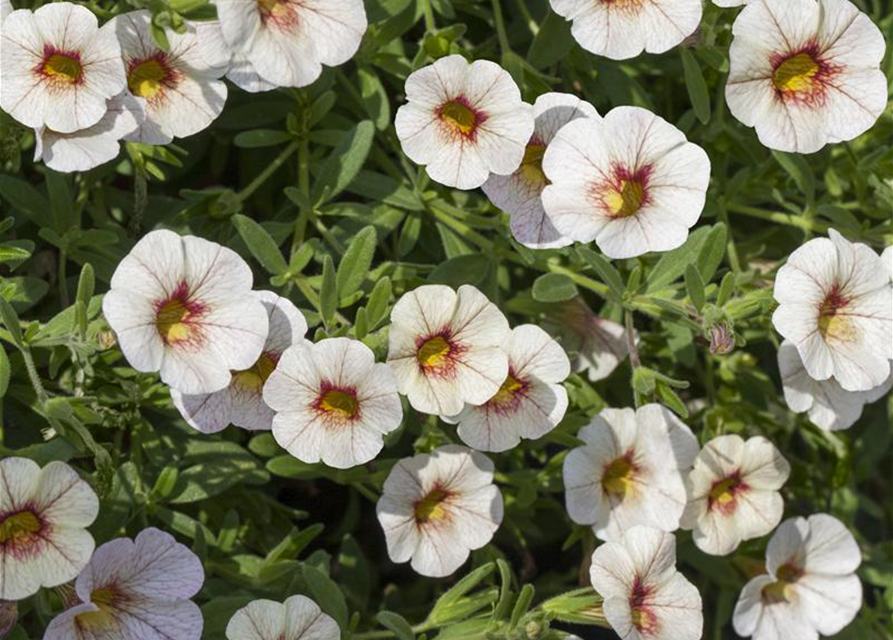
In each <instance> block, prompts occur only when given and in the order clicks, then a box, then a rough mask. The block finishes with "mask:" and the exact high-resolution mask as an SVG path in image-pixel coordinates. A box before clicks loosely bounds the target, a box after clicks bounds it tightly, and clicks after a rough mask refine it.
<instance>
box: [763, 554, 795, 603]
mask: <svg viewBox="0 0 893 640" xmlns="http://www.w3.org/2000/svg"><path fill="white" fill-rule="evenodd" d="M802 576H803V570H802V569H800V568H799V567H797V566H796V565H794V564H793V563H790V562H788V563H786V564H784V565H782V566H781V567H779V569H778V571H777V572H776V573H775V577H776V580H775V582H772V583H770V584H767V585H766V586H765V587H763V591H762V594H761V595H762V598H763V602H766V603H768V604H774V603H777V602H790V600H791V596H792V595H793V590H794V589H793V585H794V583H795V582H797V580H799V579H800V578H801V577H802Z"/></svg>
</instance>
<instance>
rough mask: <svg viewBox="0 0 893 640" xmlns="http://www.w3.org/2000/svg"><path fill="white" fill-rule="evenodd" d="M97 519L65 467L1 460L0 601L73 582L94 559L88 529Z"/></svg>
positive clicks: (91, 498)
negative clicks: (89, 561) (42, 588)
mask: <svg viewBox="0 0 893 640" xmlns="http://www.w3.org/2000/svg"><path fill="white" fill-rule="evenodd" d="M98 513H99V500H98V499H97V497H96V494H95V493H93V489H91V488H90V485H88V484H87V483H86V482H84V481H83V480H81V479H80V477H78V474H77V473H76V472H75V470H74V469H72V468H71V467H70V466H68V465H67V464H65V463H64V462H51V463H49V464H48V465H47V466H45V467H44V468H43V469H41V468H40V467H39V466H37V463H35V462H33V461H31V460H28V459H27V458H16V457H11V458H4V459H3V460H0V600H23V599H24V598H27V597H28V596H31V595H34V594H35V593H37V591H38V590H39V589H40V588H41V587H55V586H57V585H60V584H63V583H65V582H68V581H69V580H72V579H74V577H75V576H77V574H78V573H80V571H81V569H83V568H84V566H85V565H86V564H87V561H88V560H90V554H91V553H93V548H94V546H95V545H94V542H93V536H91V535H90V534H89V533H88V532H87V530H86V528H87V527H88V526H90V525H91V524H93V521H94V520H95V519H96V515H97V514H98Z"/></svg>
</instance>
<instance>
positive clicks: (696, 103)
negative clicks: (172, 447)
mask: <svg viewBox="0 0 893 640" xmlns="http://www.w3.org/2000/svg"><path fill="white" fill-rule="evenodd" d="M679 54H680V55H681V56H682V70H683V73H684V75H685V86H686V88H687V89H688V97H689V99H690V100H691V104H692V107H693V108H694V110H695V115H696V116H697V117H698V120H700V121H701V123H703V124H707V122H708V121H709V120H710V92H709V91H708V89H707V81H706V80H704V74H703V72H702V71H701V65H699V64H698V61H697V59H696V58H695V56H694V54H692V52H691V51H689V50H688V49H687V48H686V47H685V46H681V47H679Z"/></svg>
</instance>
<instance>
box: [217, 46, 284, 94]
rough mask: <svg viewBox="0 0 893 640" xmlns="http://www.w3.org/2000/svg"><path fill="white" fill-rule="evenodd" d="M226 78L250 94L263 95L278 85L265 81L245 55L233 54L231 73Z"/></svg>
mask: <svg viewBox="0 0 893 640" xmlns="http://www.w3.org/2000/svg"><path fill="white" fill-rule="evenodd" d="M226 78H227V80H229V81H230V82H232V83H233V84H234V85H236V86H237V87H239V88H240V89H242V90H243V91H247V92H248V93H261V92H263V91H272V90H273V89H275V88H276V85H275V84H273V83H272V82H267V81H266V80H264V79H263V78H262V77H261V76H260V74H259V73H258V72H257V69H255V68H254V65H252V64H251V61H250V60H249V59H248V58H247V57H246V56H245V54H243V53H236V54H233V59H232V62H231V63H230V67H229V71H227V73H226Z"/></svg>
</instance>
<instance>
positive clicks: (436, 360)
mask: <svg viewBox="0 0 893 640" xmlns="http://www.w3.org/2000/svg"><path fill="white" fill-rule="evenodd" d="M509 335H510V329H509V323H508V320H506V319H505V316H504V315H502V312H501V311H500V310H499V309H498V308H497V307H496V305H494V304H493V303H492V302H490V301H489V300H487V297H486V296H485V295H484V294H483V293H481V292H480V291H478V290H477V289H475V288H474V287H472V286H471V285H462V286H461V287H459V292H458V293H456V292H455V291H453V290H452V289H451V288H449V287H447V286H444V285H424V286H421V287H419V288H418V289H415V290H414V291H409V292H407V293H406V294H404V295H403V297H402V298H400V300H398V301H397V304H395V305H394V309H393V311H392V312H391V328H390V335H389V341H390V344H389V348H388V364H390V365H391V367H393V369H394V375H396V376H397V388H398V389H399V390H400V393H402V394H404V395H406V396H407V397H408V398H409V403H410V404H411V405H412V407H413V408H414V409H415V410H416V411H421V412H423V413H432V414H437V415H441V416H454V415H457V414H458V413H460V412H461V411H462V409H464V408H465V404H466V403H467V404H471V405H480V404H484V403H485V402H486V401H487V400H489V399H490V398H492V397H493V396H494V395H495V394H496V392H497V391H499V389H500V387H501V386H502V383H503V382H505V378H506V376H507V375H508V372H509V365H508V356H507V355H506V353H505V351H504V350H503V348H502V346H503V344H504V343H505V341H506V340H508V338H509Z"/></svg>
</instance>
